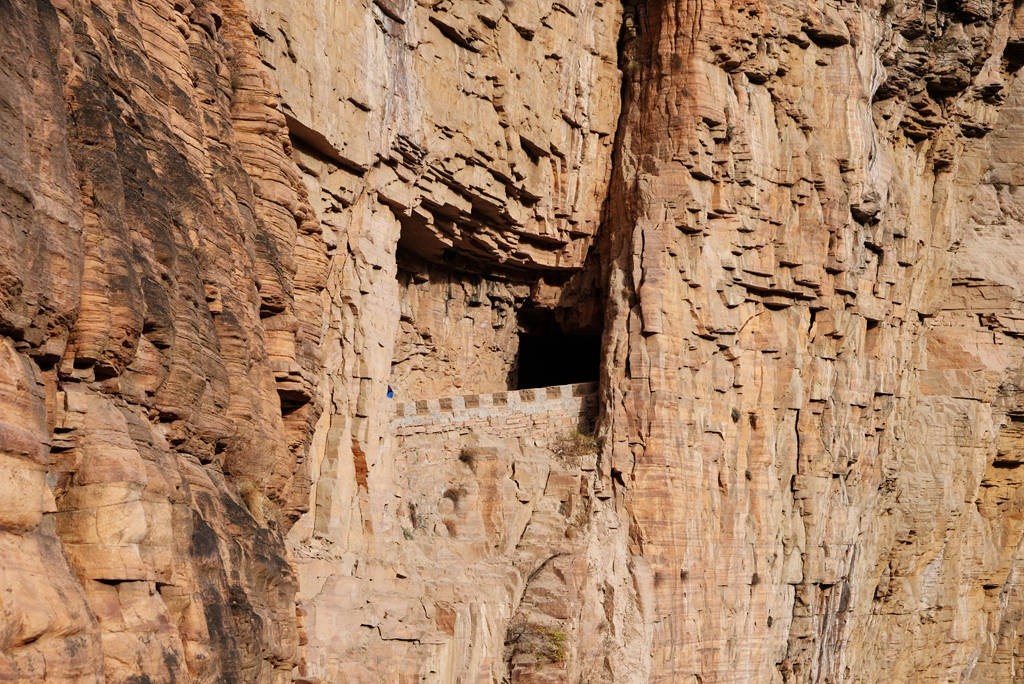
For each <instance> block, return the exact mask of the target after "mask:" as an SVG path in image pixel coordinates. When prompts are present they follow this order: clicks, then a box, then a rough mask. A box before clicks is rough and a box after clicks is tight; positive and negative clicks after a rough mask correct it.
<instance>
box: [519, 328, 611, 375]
mask: <svg viewBox="0 0 1024 684" xmlns="http://www.w3.org/2000/svg"><path fill="white" fill-rule="evenodd" d="M519 324H520V330H519V353H518V354H517V356H516V366H515V381H514V383H511V384H512V385H513V386H514V387H515V388H516V389H531V388H534V387H548V386H550V385H570V384H575V383H580V382H595V381H596V380H597V378H598V368H599V366H600V363H601V335H600V334H599V333H590V332H575V331H573V332H568V333H567V332H564V331H563V329H562V326H560V325H559V323H558V322H557V321H556V319H555V316H554V314H553V313H552V312H551V311H550V310H546V309H523V310H522V311H520V315H519Z"/></svg>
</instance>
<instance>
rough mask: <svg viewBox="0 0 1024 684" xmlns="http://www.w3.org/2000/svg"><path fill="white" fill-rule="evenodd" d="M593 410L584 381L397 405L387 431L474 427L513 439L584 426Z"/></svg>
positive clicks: (593, 398) (592, 392) (593, 396)
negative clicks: (390, 429) (539, 430)
mask: <svg viewBox="0 0 1024 684" xmlns="http://www.w3.org/2000/svg"><path fill="white" fill-rule="evenodd" d="M596 410H597V383H596V382H585V383H578V384H574V385H554V386H552V387H538V388H536V389H523V390H510V391H508V392H494V393H492V394H470V395H466V396H461V397H444V398H441V399H423V400H420V401H409V402H404V403H397V404H396V405H395V415H394V418H393V420H392V423H391V427H392V430H393V431H394V434H395V436H397V437H406V436H410V435H418V434H431V433H440V432H449V431H453V430H458V431H468V430H471V429H474V428H484V429H486V430H487V431H488V432H498V433H500V434H502V436H509V437H513V436H519V435H525V434H530V433H534V432H536V431H537V430H538V429H539V428H544V429H545V430H550V429H555V430H561V431H568V430H575V429H577V428H579V427H580V426H581V425H585V426H586V427H588V428H589V427H591V424H592V422H593V418H594V415H595V413H596Z"/></svg>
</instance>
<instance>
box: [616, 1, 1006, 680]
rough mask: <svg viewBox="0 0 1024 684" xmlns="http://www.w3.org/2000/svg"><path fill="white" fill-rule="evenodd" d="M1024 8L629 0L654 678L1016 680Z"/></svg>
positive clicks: (626, 346)
mask: <svg viewBox="0 0 1024 684" xmlns="http://www.w3.org/2000/svg"><path fill="white" fill-rule="evenodd" d="M1020 16H1021V15H1020V12H1019V11H1018V9H1017V8H1015V7H1013V6H1012V5H1010V4H1008V3H1002V4H1001V3H986V4H978V5H968V4H960V5H955V6H952V5H941V4H940V5H939V6H938V7H935V6H934V5H927V4H916V3H905V2H898V1H897V2H895V3H886V4H884V5H874V4H871V3H866V4H857V5H853V4H848V3H840V4H828V5H825V6H822V7H817V6H816V7H810V6H806V7H805V6H799V5H792V4H786V3H771V2H769V3H757V4H747V5H743V6H741V7H737V6H735V5H728V4H722V3H718V4H715V3H712V4H710V5H709V4H707V3H705V4H703V5H694V4H692V3H677V2H671V1H670V2H654V3H651V2H648V3H637V4H636V5H635V6H632V7H627V15H626V20H625V21H626V32H625V34H624V41H625V46H624V55H623V59H624V61H623V64H624V70H625V72H626V74H627V91H626V98H625V102H624V115H623V119H622V123H621V125H620V128H619V136H620V146H619V148H618V150H619V154H618V165H617V167H616V170H615V177H614V181H613V185H612V189H611V196H612V197H615V198H619V199H620V200H621V201H620V202H616V203H612V204H611V205H610V206H611V207H612V209H613V210H612V212H611V213H610V215H609V224H608V230H607V232H606V242H605V243H604V248H603V249H604V252H603V253H604V254H606V255H607V260H608V274H609V278H610V282H609V285H608V291H609V292H610V293H611V294H612V297H613V300H612V301H610V302H609V309H608V311H609V319H608V320H607V322H606V326H605V327H606V330H607V334H606V339H605V345H606V348H605V353H606V354H607V355H608V356H609V357H610V358H609V359H608V360H607V363H606V368H607V369H608V371H607V372H606V373H605V375H604V376H603V377H602V381H603V392H604V399H603V403H604V406H605V408H606V411H607V419H606V421H605V422H604V423H603V426H602V432H601V434H602V436H603V437H604V444H605V451H604V452H603V453H604V454H605V455H606V456H609V457H610V468H611V469H612V472H616V471H617V472H621V473H624V474H625V477H624V479H625V481H626V483H627V488H626V489H627V490H628V491H627V493H626V494H625V498H626V504H625V505H626V508H627V509H628V510H629V511H630V514H631V516H632V520H633V523H632V524H633V529H632V534H631V553H632V554H633V555H634V556H635V557H638V558H641V559H643V564H644V565H645V566H646V567H647V570H646V574H647V577H649V579H650V582H649V584H648V585H647V591H646V592H645V594H644V597H643V599H642V600H643V601H644V602H645V603H647V604H648V605H650V606H651V613H650V616H649V617H650V624H651V625H652V626H653V630H652V634H651V636H650V652H651V680H654V681H690V680H702V681H733V680H737V681H738V680H743V681H770V680H774V681H779V680H783V681H847V680H859V679H863V680H874V679H881V678H892V679H895V680H901V681H902V680H908V681H909V680H912V681H925V680H927V681H932V680H946V679H950V678H956V679H970V680H978V681H993V680H1001V681H1008V680H1010V679H1012V678H1014V676H1015V673H1016V672H1017V671H1018V669H1019V664H1018V663H1017V658H1016V656H1014V655H1013V654H1014V653H1015V652H1016V648H1015V647H1014V646H1012V645H1011V644H1014V643H1017V639H1018V636H1017V627H1016V626H1015V625H1016V624H1017V623H1018V619H1017V616H1018V614H1019V608H1018V605H1017V601H1018V599H1017V596H1018V595H1019V588H1018V584H1019V582H1018V579H1017V571H1016V570H1015V568H1016V567H1017V563H1018V562H1019V561H1018V560H1017V556H1018V554H1019V548H1020V546H1021V541H1022V536H1021V529H1020V526H1019V525H1018V524H1017V523H1016V522H1015V520H1016V519H1017V517H1018V515H1017V513H1016V512H1015V511H1019V506H1020V500H1019V486H1020V473H1018V472H1017V467H1018V465H1019V464H1018V461H1017V459H1016V457H1015V456H1013V455H1012V454H1013V453H1014V452H1015V450H1016V448H1015V447H1014V446H1013V439H1014V438H1013V437H1011V436H1010V435H1014V434H1016V424H1017V422H1018V421H1019V419H1018V418H1017V417H1016V416H1017V411H1018V405H1019V401H1020V394H1019V389H1018V386H1019V383H1018V380H1017V377H1018V375H1019V373H1020V368H1021V349H1020V345H1019V342H1018V333H1017V332H1016V330H1015V326H1016V324H1015V323H1014V322H1013V321H1016V320H1018V319H1019V315H1020V305H1021V296H1022V295H1021V279H1020V272H1019V268H1018V263H1019V262H1020V256H1021V248H1020V244H1021V241H1020V237H1019V233H1020V229H1019V227H1020V224H1019V221H1020V206H1019V197H1018V195H1019V192H1018V191H1017V189H1016V188H1017V183H1018V182H1019V178H1017V176H1016V175H1015V174H1017V172H1018V171H1019V166H1020V163H1019V162H1020V160H1021V158H1022V157H1021V155H1020V145H1019V140H1020V138H1019V133H1018V128H1019V126H1020V124H1019V122H1018V121H1017V106H1016V104H1015V103H1017V102H1018V101H1019V100H1020V98H1021V93H1022V87H1021V82H1020V78H1019V75H1018V72H1017V68H1018V67H1019V56H1018V48H1017V46H1018V44H1019V40H1020V34H1019V25H1020ZM1011 160H1016V161H1011ZM1015 169H1016V171H1015Z"/></svg>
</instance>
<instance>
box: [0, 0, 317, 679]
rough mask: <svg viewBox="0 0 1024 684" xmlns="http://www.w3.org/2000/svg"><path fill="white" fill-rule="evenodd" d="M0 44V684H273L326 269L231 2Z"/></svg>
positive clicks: (28, 22) (280, 672)
mask: <svg viewBox="0 0 1024 684" xmlns="http://www.w3.org/2000/svg"><path fill="white" fill-rule="evenodd" d="M0 32H2V34H3V36H2V38H3V48H2V51H0V64H2V67H0V101H2V103H3V106H2V107H0V117H2V123H0V127H2V130H3V131H4V144H3V145H2V146H0V149H2V151H0V226H2V231H0V234H2V239H3V241H4V242H3V249H2V250H0V251H2V256H0V282H2V283H3V286H2V288H0V334H2V337H0V349H2V352H0V354H2V357H3V360H2V362H0V369H2V370H0V373H2V377H3V383H2V385H3V388H4V391H3V392H2V393H0V402H2V407H3V408H2V410H0V435H2V439H0V471H2V477H0V499H2V501H3V504H0V510H2V514H0V537H2V544H3V557H4V559H5V560H4V563H3V570H2V572H0V577H2V580H0V581H2V583H3V586H2V594H3V596H4V597H5V598H4V599H3V600H2V601H0V678H2V679H6V680H14V681H43V680H45V681H101V680H103V679H104V678H106V680H107V681H141V680H143V679H147V680H151V681H173V680H175V679H177V680H183V679H189V680H191V681H211V682H212V681H287V680H290V678H291V671H292V668H293V666H294V663H295V662H297V660H298V655H299V654H298V647H299V644H298V631H297V628H296V608H295V598H294V597H295V592H296V577H295V574H294V571H293V570H292V568H291V567H290V566H289V564H288V563H287V561H286V556H285V554H286V551H285V547H284V544H283V539H282V534H283V531H284V530H285V529H286V528H287V527H288V526H289V525H290V523H291V521H292V520H294V519H295V518H296V517H297V516H298V514H299V512H300V510H301V509H302V508H303V507H304V506H305V504H306V500H305V493H306V491H307V490H308V477H309V476H308V473H307V472H306V470H305V467H304V464H303V457H304V454H305V449H306V445H307V443H308V440H309V435H310V433H311V431H312V425H313V422H314V421H315V419H316V417H317V414H318V412H319V407H318V405H317V403H316V401H315V400H314V396H313V385H314V381H315V377H316V373H317V372H318V367H319V361H318V354H317V346H318V344H319V338H320V334H321V320H322V318H323V316H322V312H321V309H320V306H319V304H318V299H319V294H318V292H319V290H320V289H321V288H322V283H323V281H324V279H325V267H326V260H327V255H326V249H325V247H324V246H323V245H322V242H321V240H320V237H319V233H320V228H319V225H318V224H317V223H316V222H315V221H313V220H312V217H313V214H312V211H311V209H310V207H309V205H308V204H307V203H306V201H305V189H304V187H303V185H302V184H301V181H300V175H299V172H298V169H297V168H296V167H295V165H294V164H293V163H292V162H291V160H290V158H289V152H288V147H289V143H288V138H287V133H286V128H285V119H284V116H283V115H282V114H281V112H280V111H279V109H278V107H277V104H276V90H275V89H274V88H273V87H272V86H271V83H270V81H269V80H268V79H267V78H266V71H265V69H264V68H263V66H262V64H261V60H260V56H259V53H258V52H257V50H256V42H255V38H254V36H253V34H252V32H251V30H250V29H249V21H248V19H247V17H246V14H245V8H244V7H242V6H241V5H240V4H239V3H233V2H227V3H221V4H220V5H219V6H218V5H214V4H213V3H208V2H196V3H192V2H189V3H170V2H159V1H158V2H153V3H133V2H127V1H126V2H118V1H116V0H114V1H112V2H98V3H93V2H76V1H74V0H71V1H69V2H59V3H52V4H51V3H45V2H39V3H35V2H20V1H15V2H4V3H2V4H0Z"/></svg>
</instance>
